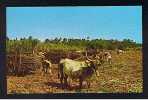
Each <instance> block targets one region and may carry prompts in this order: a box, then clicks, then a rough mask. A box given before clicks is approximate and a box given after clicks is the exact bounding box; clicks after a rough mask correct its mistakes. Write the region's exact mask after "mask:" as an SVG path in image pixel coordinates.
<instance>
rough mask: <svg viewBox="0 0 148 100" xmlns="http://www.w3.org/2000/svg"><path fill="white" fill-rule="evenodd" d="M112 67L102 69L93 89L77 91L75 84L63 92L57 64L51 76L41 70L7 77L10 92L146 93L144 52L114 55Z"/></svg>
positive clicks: (94, 80) (94, 81)
mask: <svg viewBox="0 0 148 100" xmlns="http://www.w3.org/2000/svg"><path fill="white" fill-rule="evenodd" d="M112 55H113V60H112V64H111V65H109V64H108V63H105V64H104V65H102V66H100V67H99V70H98V71H99V74H100V76H99V77H97V78H95V77H94V78H93V80H92V82H91V83H92V84H91V87H90V88H87V87H85V84H84V87H83V89H81V90H79V89H77V86H78V82H75V81H73V83H72V87H71V88H70V89H62V87H61V84H60V81H59V79H58V77H57V69H56V68H57V65H54V66H53V74H52V75H49V74H47V75H42V72H41V71H40V70H38V71H36V72H35V73H34V74H30V75H26V76H25V77H16V76H7V89H8V93H9V94H13V93H25V94H31V93H67V92H68V93H77V92H85V93H91V92H93V93H94V92H95V93H130V92H136V93H137V92H138V93H141V92H142V91H143V77H142V76H143V73H142V72H143V67H142V52H141V51H126V53H124V54H121V55H117V54H116V53H115V52H112Z"/></svg>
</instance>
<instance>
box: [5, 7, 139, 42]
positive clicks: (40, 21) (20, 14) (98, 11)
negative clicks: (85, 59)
mask: <svg viewBox="0 0 148 100" xmlns="http://www.w3.org/2000/svg"><path fill="white" fill-rule="evenodd" d="M6 10H7V12H6V14H7V19H6V23H7V36H8V37H9V38H11V39H14V38H16V37H17V38H22V37H29V36H32V37H34V38H38V39H40V40H44V39H46V38H49V39H54V38H55V37H58V38H60V37H62V38H87V37H90V39H100V38H102V39H117V40H122V39H132V40H134V42H137V43H142V6H74V7H70V6H69V7H7V9H6Z"/></svg>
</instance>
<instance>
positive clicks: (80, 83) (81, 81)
mask: <svg viewBox="0 0 148 100" xmlns="http://www.w3.org/2000/svg"><path fill="white" fill-rule="evenodd" d="M82 83H83V80H82V78H81V77H80V78H79V88H80V89H81V88H82Z"/></svg>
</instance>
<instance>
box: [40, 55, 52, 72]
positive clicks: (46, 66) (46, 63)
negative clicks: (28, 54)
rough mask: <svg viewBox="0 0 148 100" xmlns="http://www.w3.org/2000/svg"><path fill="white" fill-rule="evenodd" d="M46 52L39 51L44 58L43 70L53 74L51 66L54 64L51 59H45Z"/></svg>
mask: <svg viewBox="0 0 148 100" xmlns="http://www.w3.org/2000/svg"><path fill="white" fill-rule="evenodd" d="M44 54H45V53H42V52H39V56H40V57H41V59H42V60H41V62H42V71H43V72H44V73H48V72H49V74H52V72H51V66H52V64H51V62H50V61H49V60H46V59H45V55H44Z"/></svg>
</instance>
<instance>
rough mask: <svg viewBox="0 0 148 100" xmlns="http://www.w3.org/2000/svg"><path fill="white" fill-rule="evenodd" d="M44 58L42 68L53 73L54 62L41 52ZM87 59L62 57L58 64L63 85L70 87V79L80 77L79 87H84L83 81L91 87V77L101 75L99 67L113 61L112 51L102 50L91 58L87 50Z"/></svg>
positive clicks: (59, 76) (119, 51) (119, 52)
mask: <svg viewBox="0 0 148 100" xmlns="http://www.w3.org/2000/svg"><path fill="white" fill-rule="evenodd" d="M121 53H124V51H123V50H117V54H121ZM39 55H40V56H41V58H42V70H43V72H44V73H48V72H49V74H51V75H52V70H51V68H52V63H51V62H50V61H49V60H47V59H45V53H42V52H39ZM85 58H86V59H85V60H84V61H78V60H72V59H69V58H64V59H61V60H60V62H59V64H58V78H59V79H60V82H61V84H62V86H64V87H66V88H68V87H69V86H70V80H73V79H78V80H79V88H82V84H83V81H87V86H88V87H90V81H88V79H89V78H91V77H92V76H93V75H96V76H97V77H98V76H99V73H98V67H99V66H101V65H102V64H103V63H104V62H107V63H109V64H111V63H112V55H111V52H108V51H106V52H105V51H100V52H99V53H97V54H95V55H94V56H93V58H89V57H88V54H87V52H85Z"/></svg>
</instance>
